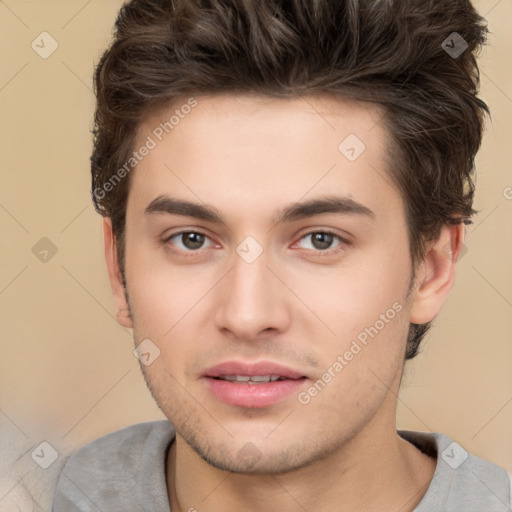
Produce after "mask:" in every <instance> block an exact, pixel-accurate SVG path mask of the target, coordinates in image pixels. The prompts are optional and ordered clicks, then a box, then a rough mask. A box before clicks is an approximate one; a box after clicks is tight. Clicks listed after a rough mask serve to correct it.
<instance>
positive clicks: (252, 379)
mask: <svg viewBox="0 0 512 512" xmlns="http://www.w3.org/2000/svg"><path fill="white" fill-rule="evenodd" d="M213 378H214V379H217V380H226V381H228V382H241V383H247V384H267V383H269V382H276V381H278V380H289V379H287V378H286V377H281V376H280V375H219V376H218V377H213ZM293 380H296V379H293Z"/></svg>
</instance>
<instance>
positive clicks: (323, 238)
mask: <svg viewBox="0 0 512 512" xmlns="http://www.w3.org/2000/svg"><path fill="white" fill-rule="evenodd" d="M308 239H309V240H310V243H309V244H307V245H309V247H307V246H304V245H303V246H302V247H303V248H305V249H310V250H316V251H322V252H325V251H327V250H328V249H331V248H332V247H336V246H338V245H340V244H341V243H342V242H343V240H342V238H341V237H339V236H338V235H335V234H334V233H329V232H327V231H314V232H311V233H308V234H307V235H305V236H303V237H302V238H301V240H300V241H301V242H302V241H304V240H306V241H307V240H308ZM336 239H337V240H338V243H337V244H335V245H334V246H333V242H334V241H335V240H336Z"/></svg>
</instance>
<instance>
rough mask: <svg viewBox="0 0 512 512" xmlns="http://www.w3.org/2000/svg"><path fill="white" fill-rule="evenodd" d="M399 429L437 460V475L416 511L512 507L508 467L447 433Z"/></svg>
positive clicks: (500, 511)
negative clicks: (462, 443)
mask: <svg viewBox="0 0 512 512" xmlns="http://www.w3.org/2000/svg"><path fill="white" fill-rule="evenodd" d="M398 433H399V435H400V436H401V437H402V438H404V439H405V440H406V441H409V442H410V443H412V444H414V445H415V446H416V447H417V448H418V449H420V450H421V451H423V452H424V453H426V454H428V455H430V456H432V457H434V458H436V460H437V464H436V470H435V473H434V477H433V479H432V481H431V483H430V486H429V488H428V490H427V492H426V494H425V496H424V497H423V500H422V501H421V503H420V504H419V505H418V507H417V508H416V510H415V512H424V511H425V512H428V511H431V510H445V511H447V512H452V511H453V512H455V511H460V510H464V511H465V512H481V511H482V510H485V511H486V512H508V511H510V505H511V490H510V476H509V475H508V474H507V472H506V471H505V469H503V468H502V467H500V466H498V465H496V464H493V463H491V462H489V461H486V460H483V459H481V458H480V457H477V456H476V455H473V454H471V453H468V452H467V451H466V450H465V449H464V448H463V447H462V446H461V445H460V444H458V443H456V442H455V441H452V440H451V439H450V438H449V437H448V436H445V435H444V434H440V433H426V432H411V431H399V432H398Z"/></svg>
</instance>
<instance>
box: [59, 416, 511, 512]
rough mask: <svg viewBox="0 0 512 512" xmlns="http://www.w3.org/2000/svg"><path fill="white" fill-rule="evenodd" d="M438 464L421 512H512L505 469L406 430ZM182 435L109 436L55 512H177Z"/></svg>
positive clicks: (153, 429)
mask: <svg viewBox="0 0 512 512" xmlns="http://www.w3.org/2000/svg"><path fill="white" fill-rule="evenodd" d="M398 433H399V435H400V436H401V437H402V438H403V439H405V440H407V441H409V442H410V443H412V444H414V445H415V446H417V447H418V448H419V449H420V450H422V451H423V452H425V453H427V454H428V455H431V456H433V457H435V458H437V465H436V470H435V473H434V477H433V479H432V482H431V483H430V486H429V488H428V490H427V492H426V494H425V496H424V497H423V499H422V500H421V503H420V504H419V505H418V506H417V507H416V508H415V512H437V511H439V512H441V511H442V512H510V510H511V508H510V507H511V496H510V480H509V477H508V475H507V473H506V471H505V470H504V469H502V468H501V467H499V466H496V465H495V464H491V463H490V462H487V461H484V460H482V459H480V458H478V457H476V456H474V455H471V454H468V453H467V452H466V451H465V450H464V449H463V448H462V447H460V446H459V445H458V444H457V443H454V442H452V441H451V440H450V439H449V438H448V437H446V436H445V435H443V434H438V433H434V434H428V433H424V432H412V431H398ZM174 438H175V433H174V430H173V428H172V426H171V424H170V423H169V422H168V421H156V422H149V423H141V424H138V425H132V426H130V427H127V428H124V429H122V430H119V431H117V432H113V433H111V434H108V435H106V436H103V437H101V438H99V439H97V440H95V441H93V442H92V443H90V444H88V445H86V446H84V447H83V448H81V449H79V450H78V451H77V452H75V453H74V454H73V455H72V456H71V457H70V458H69V460H68V461H67V462H66V464H65V466H64V468H63V470H62V473H61V475H60V478H59V481H58V484H57V489H56V491H55V495H54V501H53V512H78V511H80V512H98V511H100V512H171V511H170V508H169V501H168V497H167V488H166V483H165V460H166V456H167V452H168V449H169V446H170V444H171V443H172V442H173V441H174Z"/></svg>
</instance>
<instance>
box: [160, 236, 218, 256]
mask: <svg viewBox="0 0 512 512" xmlns="http://www.w3.org/2000/svg"><path fill="white" fill-rule="evenodd" d="M207 240H209V239H208V237H207V236H206V235H205V234H203V233H200V232H198V231H180V232H179V233H174V234H173V235H171V236H169V237H168V238H167V239H166V240H165V242H166V243H168V244H170V245H172V246H174V247H176V248H177V249H179V250H181V251H183V252H191V251H197V250H198V249H201V248H203V247H204V246H205V242H206V241H207ZM210 245H213V243H212V242H211V241H210Z"/></svg>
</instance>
